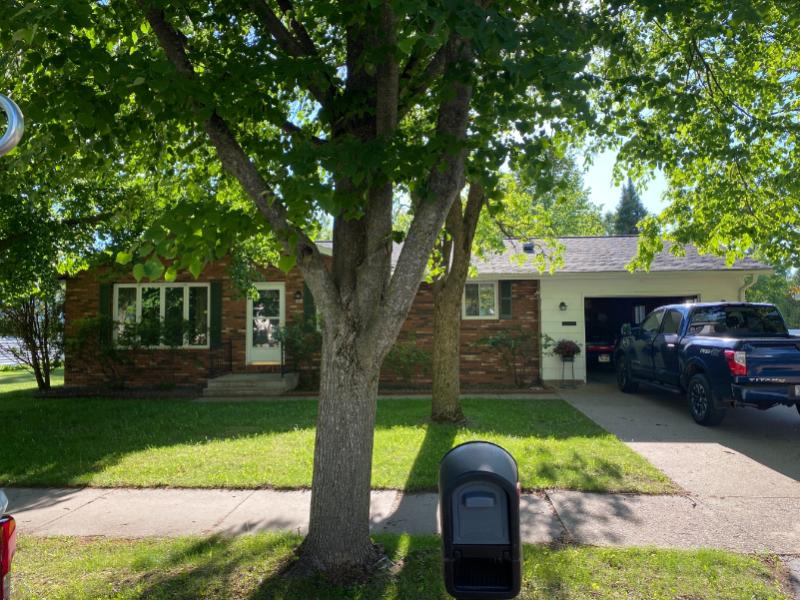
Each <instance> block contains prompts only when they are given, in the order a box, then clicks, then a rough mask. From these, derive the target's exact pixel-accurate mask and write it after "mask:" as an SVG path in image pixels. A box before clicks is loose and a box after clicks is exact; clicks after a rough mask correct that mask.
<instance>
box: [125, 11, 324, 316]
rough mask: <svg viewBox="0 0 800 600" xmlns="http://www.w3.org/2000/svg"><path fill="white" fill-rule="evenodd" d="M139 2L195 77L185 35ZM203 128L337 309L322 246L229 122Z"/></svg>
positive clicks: (183, 70) (320, 297) (173, 56)
mask: <svg viewBox="0 0 800 600" xmlns="http://www.w3.org/2000/svg"><path fill="white" fill-rule="evenodd" d="M139 5H140V6H141V8H142V10H144V12H145V16H146V18H147V21H148V22H149V23H150V26H151V27H152V28H153V31H154V32H155V34H156V37H157V38H158V41H159V44H160V45H161V47H162V48H163V50H164V52H165V54H166V55H167V58H168V59H169V61H170V62H171V63H172V64H173V65H174V66H175V69H176V70H177V71H178V73H180V74H181V75H182V76H184V77H186V78H188V79H194V77H195V71H194V67H193V66H192V63H191V61H190V60H189V57H188V55H187V53H186V49H185V47H184V39H185V38H184V37H183V36H182V35H181V34H180V33H179V32H178V31H177V30H175V29H174V28H173V27H172V26H171V25H170V24H169V23H168V22H167V20H166V18H165V16H164V12H163V11H162V10H160V9H154V8H149V7H148V0H139ZM203 127H204V129H205V131H206V134H207V135H208V137H209V138H210V140H211V143H212V144H213V145H214V147H215V148H216V150H217V155H218V156H219V159H220V161H221V162H222V165H223V167H225V169H226V170H227V171H228V172H229V173H230V174H231V175H233V176H234V177H236V179H237V180H238V181H239V183H240V184H241V185H242V187H243V188H244V189H245V191H246V192H247V193H248V195H249V196H250V198H251V199H252V200H253V202H254V203H255V205H256V207H257V208H258V210H259V212H260V213H261V214H262V215H263V216H264V217H265V218H266V219H267V221H268V222H269V224H270V226H271V227H272V229H273V231H274V232H275V233H276V234H277V236H278V239H279V240H280V241H281V244H282V245H283V247H284V249H285V250H286V252H287V253H289V254H294V255H296V256H297V259H298V265H299V266H300V268H301V270H302V271H303V274H304V275H305V276H306V280H307V283H308V285H309V287H310V288H311V292H312V294H313V295H314V298H315V299H316V300H317V301H318V302H319V303H320V304H326V305H328V307H330V308H331V310H334V311H335V310H338V306H339V304H338V302H337V301H336V290H335V287H334V285H333V282H332V280H331V278H330V276H329V274H328V271H327V269H326V268H325V264H324V261H323V259H322V255H321V254H320V252H319V248H317V245H316V244H315V243H314V242H313V241H312V240H311V239H310V238H309V237H308V236H307V235H306V234H305V232H303V231H302V230H301V229H299V228H297V227H295V226H294V225H292V224H291V223H290V222H289V220H288V217H287V212H286V207H285V206H284V205H283V203H282V202H281V199H280V198H278V197H277V196H276V195H275V193H274V191H273V190H272V189H271V188H270V187H269V185H268V184H267V182H266V181H264V178H263V177H261V174H260V173H259V172H258V169H256V167H255V165H254V164H253V162H252V161H251V160H250V159H249V158H248V156H247V155H246V154H245V152H244V150H243V149H242V147H241V146H240V145H239V143H238V142H237V141H236V138H235V136H234V135H233V132H232V131H231V130H230V128H229V127H228V124H227V123H226V122H225V120H224V119H223V118H222V117H220V116H219V115H218V114H217V113H216V112H213V113H212V114H211V116H210V117H209V118H208V119H206V120H205V122H204V123H203ZM292 238H294V239H296V240H297V241H296V242H295V245H294V247H292V244H291V242H290V240H291V239H292ZM334 314H335V313H334Z"/></svg>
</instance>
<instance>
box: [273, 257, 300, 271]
mask: <svg viewBox="0 0 800 600" xmlns="http://www.w3.org/2000/svg"><path fill="white" fill-rule="evenodd" d="M296 264H297V257H296V256H294V255H283V256H281V257H280V258H279V259H278V268H279V269H280V270H281V271H283V272H284V273H288V272H289V271H291V270H292V269H293V268H294V266H295V265H296Z"/></svg>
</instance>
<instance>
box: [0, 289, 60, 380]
mask: <svg viewBox="0 0 800 600" xmlns="http://www.w3.org/2000/svg"><path fill="white" fill-rule="evenodd" d="M62 308H63V293H62V290H61V286H60V285H59V283H58V281H57V280H53V279H51V280H49V281H48V282H47V283H43V284H42V285H41V286H39V287H38V288H37V289H36V290H31V291H30V292H28V293H27V295H25V296H13V297H12V298H11V300H9V301H5V300H4V299H3V298H2V297H0V336H5V337H0V355H6V356H10V357H11V358H13V359H14V361H15V362H17V363H19V364H23V365H25V366H26V367H28V368H29V369H30V370H31V371H33V374H34V377H36V386H37V387H38V388H39V389H40V390H43V391H44V390H49V389H50V373H51V372H52V371H53V369H55V368H56V366H58V364H59V361H60V360H61V356H62V351H63V325H64V320H63V310H62Z"/></svg>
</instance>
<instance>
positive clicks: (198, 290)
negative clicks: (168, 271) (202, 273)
mask: <svg viewBox="0 0 800 600" xmlns="http://www.w3.org/2000/svg"><path fill="white" fill-rule="evenodd" d="M209 289H210V286H209V284H207V283H146V284H118V285H115V286H114V315H113V317H114V322H115V323H116V327H115V329H114V335H115V338H117V339H119V337H120V336H121V335H122V333H123V332H124V331H125V329H126V326H128V325H133V324H136V323H138V324H139V328H138V334H139V342H140V343H141V344H142V345H143V346H152V347H158V346H164V347H176V346H182V347H190V348H191V347H197V348H207V347H208V330H209V324H210V314H209Z"/></svg>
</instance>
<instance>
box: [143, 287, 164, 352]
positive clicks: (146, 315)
mask: <svg viewBox="0 0 800 600" xmlns="http://www.w3.org/2000/svg"><path fill="white" fill-rule="evenodd" d="M160 305H161V290H160V289H159V288H157V287H146V288H142V321H141V328H140V335H141V342H142V344H144V345H145V346H157V345H158V341H159V337H160V335H159V330H160V325H161V314H160Z"/></svg>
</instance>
